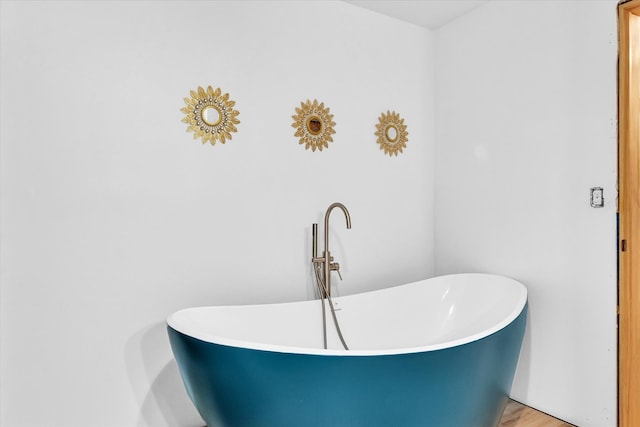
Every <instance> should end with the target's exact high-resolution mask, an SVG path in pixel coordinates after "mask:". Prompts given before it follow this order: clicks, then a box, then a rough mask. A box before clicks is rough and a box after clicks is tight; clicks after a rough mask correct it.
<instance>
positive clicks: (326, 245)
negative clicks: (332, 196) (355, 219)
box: [324, 202, 351, 252]
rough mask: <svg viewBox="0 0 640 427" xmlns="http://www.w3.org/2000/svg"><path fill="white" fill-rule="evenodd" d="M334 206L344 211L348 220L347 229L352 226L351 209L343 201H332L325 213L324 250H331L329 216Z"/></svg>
mask: <svg viewBox="0 0 640 427" xmlns="http://www.w3.org/2000/svg"><path fill="white" fill-rule="evenodd" d="M333 208H340V209H342V212H343V213H344V217H345V219H346V220H347V229H350V228H351V215H349V210H348V209H347V207H346V206H345V205H343V204H342V203H339V202H336V203H332V204H331V205H330V206H329V207H328V208H327V213H325V214H324V250H325V252H327V251H328V250H329V216H330V215H331V211H332V210H333Z"/></svg>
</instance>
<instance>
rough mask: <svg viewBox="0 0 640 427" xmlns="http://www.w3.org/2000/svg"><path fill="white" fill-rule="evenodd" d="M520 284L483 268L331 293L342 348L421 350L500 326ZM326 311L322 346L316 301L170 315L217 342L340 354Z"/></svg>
mask: <svg viewBox="0 0 640 427" xmlns="http://www.w3.org/2000/svg"><path fill="white" fill-rule="evenodd" d="M526 300H527V292H526V288H525V287H524V286H523V285H522V284H520V283H519V282H517V281H515V280H512V279H509V278H505V277H501V276H494V275H487V274H458V275H449V276H441V277H436V278H431V279H426V280H421V281H417V282H413V283H409V284H406V285H401V286H396V287H391V288H387V289H382V290H378V291H371V292H366V293H361V294H356V295H348V296H341V297H336V298H334V299H333V301H334V305H335V308H336V315H337V317H338V320H339V322H340V327H341V329H342V333H343V335H344V337H345V339H346V341H347V343H348V345H349V348H350V351H349V352H348V354H351V355H356V354H397V353H407V352H418V351H429V350H436V349H439V348H446V347H451V346H455V345H461V344H464V343H466V342H471V341H475V340H477V339H481V338H483V337H485V336H487V335H490V334H491V333H493V332H495V331H497V330H500V329H502V328H503V327H504V326H506V325H508V324H509V323H510V322H511V321H512V320H513V319H515V318H516V317H517V316H518V314H520V313H521V311H522V310H523V308H524V307H525V304H526ZM326 306H327V307H326V309H327V331H328V341H329V350H324V349H323V339H322V311H321V310H322V309H321V307H322V306H321V302H320V300H311V301H302V302H293V303H280V304H266V305H236V306H210V307H196V308H189V309H185V310H181V311H179V312H176V313H174V314H173V315H171V316H170V317H169V318H168V319H167V322H168V324H169V326H170V327H172V328H173V329H175V330H177V331H178V332H181V333H184V334H186V335H189V336H192V337H194V338H197V339H200V340H203V341H209V342H214V343H218V344H223V345H231V346H239V347H246V348H254V349H262V350H270V351H282V352H294V353H314V354H315V353H318V354H323V353H330V354H341V353H342V352H343V349H342V346H341V345H340V342H339V340H338V338H337V334H336V333H335V328H334V326H333V322H332V320H331V315H330V313H329V305H328V303H327V304H326Z"/></svg>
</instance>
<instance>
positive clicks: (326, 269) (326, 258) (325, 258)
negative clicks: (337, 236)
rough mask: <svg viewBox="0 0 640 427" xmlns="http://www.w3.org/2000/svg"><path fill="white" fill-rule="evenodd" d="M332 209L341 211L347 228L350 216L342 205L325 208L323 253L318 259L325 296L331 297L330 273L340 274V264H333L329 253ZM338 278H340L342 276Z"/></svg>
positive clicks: (337, 204) (334, 204) (335, 204)
mask: <svg viewBox="0 0 640 427" xmlns="http://www.w3.org/2000/svg"><path fill="white" fill-rule="evenodd" d="M333 208H340V209H342V212H343V213H344V217H345V219H346V220H347V228H351V215H349V211H348V210H347V208H346V206H345V205H343V204H342V203H337V202H336V203H332V204H331V205H330V206H329V208H327V213H325V215H324V252H323V253H322V258H318V260H319V261H320V262H321V263H322V267H323V268H322V270H323V276H324V284H325V287H326V295H327V296H331V271H336V272H338V274H340V264H338V263H337V262H333V257H332V256H331V252H329V216H330V215H331V211H332V210H333ZM340 278H342V276H341V277H340ZM323 297H324V293H323Z"/></svg>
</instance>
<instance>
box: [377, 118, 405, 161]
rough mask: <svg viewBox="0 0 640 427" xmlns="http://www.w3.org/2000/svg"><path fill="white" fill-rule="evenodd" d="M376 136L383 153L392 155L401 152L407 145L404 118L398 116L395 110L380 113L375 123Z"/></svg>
mask: <svg viewBox="0 0 640 427" xmlns="http://www.w3.org/2000/svg"><path fill="white" fill-rule="evenodd" d="M376 128H377V131H376V136H377V137H378V144H380V149H381V150H384V152H385V154H388V155H390V156H391V157H393V156H394V155H395V156H397V155H398V153H399V152H400V153H402V150H403V149H404V148H406V147H407V144H406V143H407V142H408V141H409V139H408V138H407V135H409V132H407V126H406V125H405V124H404V119H402V118H400V114H398V113H396V112H395V111H392V112H389V110H387V112H386V114H385V113H382V114H381V115H380V118H379V119H378V124H377V125H376Z"/></svg>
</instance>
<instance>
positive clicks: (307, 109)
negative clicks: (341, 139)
mask: <svg viewBox="0 0 640 427" xmlns="http://www.w3.org/2000/svg"><path fill="white" fill-rule="evenodd" d="M296 113H297V114H296V115H295V116H291V118H292V119H293V120H294V122H293V124H292V125H291V126H292V127H294V128H296V129H297V130H296V133H295V134H294V136H296V137H299V138H300V142H299V144H304V148H305V150H308V149H309V148H311V151H316V149H318V150H320V151H322V149H323V148H329V142H333V138H332V137H331V135H332V134H334V133H336V131H335V130H333V127H334V126H335V125H336V123H335V122H334V121H333V114H330V113H329V108H325V106H324V103H323V102H321V103H320V104H318V101H317V100H315V99H314V100H313V102H311V101H309V100H307V101H306V102H301V103H300V108H297V107H296Z"/></svg>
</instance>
